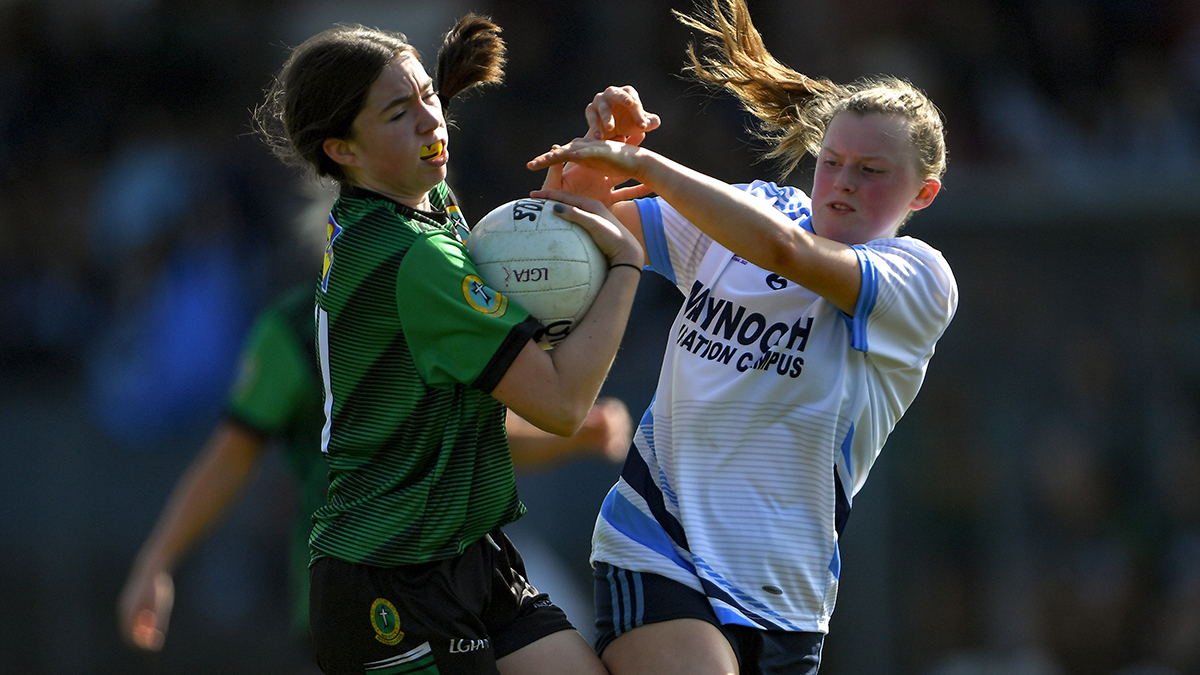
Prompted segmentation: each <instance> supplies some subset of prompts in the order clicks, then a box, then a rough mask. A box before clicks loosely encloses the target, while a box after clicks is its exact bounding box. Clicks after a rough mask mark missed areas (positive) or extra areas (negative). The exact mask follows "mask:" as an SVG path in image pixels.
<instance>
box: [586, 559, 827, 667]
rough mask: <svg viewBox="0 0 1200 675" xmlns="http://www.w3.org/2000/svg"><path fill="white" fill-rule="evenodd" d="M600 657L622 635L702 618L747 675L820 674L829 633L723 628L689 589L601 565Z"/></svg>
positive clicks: (596, 573)
mask: <svg viewBox="0 0 1200 675" xmlns="http://www.w3.org/2000/svg"><path fill="white" fill-rule="evenodd" d="M592 577H593V579H594V580H595V595H596V653H597V654H603V653H604V648H605V647H607V646H608V645H609V643H611V642H612V641H613V640H615V639H616V638H617V637H618V636H620V635H621V634H622V633H626V632H628V631H631V630H633V629H634V628H637V627H638V626H644V625H646V624H648V623H659V622H662V621H670V620H672V619H700V620H701V621H705V622H707V623H710V624H712V625H713V626H715V627H716V628H717V630H719V631H721V633H722V634H723V635H724V636H725V639H727V640H729V645H730V646H731V647H733V653H734V654H735V655H736V656H737V660H738V666H739V669H740V671H741V674H742V675H816V673H817V668H818V667H819V666H820V665H821V647H822V646H823V645H824V644H825V634H824V633H804V632H800V631H790V630H760V629H758V628H751V627H749V626H739V625H734V624H723V623H721V622H720V621H718V620H717V615H716V613H714V612H713V608H712V605H710V604H709V602H708V598H707V597H706V596H705V595H704V594H702V593H700V592H698V591H695V590H692V589H691V588H688V587H687V586H685V585H683V584H681V583H679V582H677V581H674V580H671V579H668V578H666V577H664V576H660V575H657V574H651V573H649V572H632V571H630V570H627V569H623V568H620V567H613V566H612V565H609V564H607V563H602V562H598V563H596V566H595V570H594V571H593V572H592Z"/></svg>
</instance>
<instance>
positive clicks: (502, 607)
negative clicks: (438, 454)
mask: <svg viewBox="0 0 1200 675" xmlns="http://www.w3.org/2000/svg"><path fill="white" fill-rule="evenodd" d="M309 579H310V582H311V591H310V593H309V617H310V623H311V626H312V634H313V650H314V652H315V653H316V657H317V664H318V665H319V666H320V667H321V670H322V671H324V672H325V673H327V674H329V675H341V674H343V673H360V674H361V673H364V672H366V673H367V674H368V675H396V674H399V673H404V674H405V675H433V674H435V673H440V674H441V675H460V674H461V675H467V674H475V673H493V674H495V673H498V672H499V671H498V670H497V669H496V660H497V659H500V658H503V657H505V656H507V655H509V654H511V653H513V652H515V651H517V650H518V649H521V648H522V647H525V646H527V645H530V644H533V643H534V642H536V641H538V640H540V639H542V638H543V637H546V636H548V635H551V634H553V633H557V632H559V631H562V630H568V629H571V628H573V627H572V626H571V622H570V621H568V620H567V615H566V614H565V613H564V612H563V611H562V610H561V609H559V608H558V607H557V606H555V605H554V603H552V602H551V601H550V598H549V597H548V596H547V595H546V594H545V593H540V592H539V591H538V590H537V589H536V588H534V587H533V586H532V585H531V584H530V583H529V581H528V580H527V579H526V575H525V563H524V562H523V561H522V560H521V556H520V554H518V553H517V549H516V548H515V547H514V546H513V545H512V543H511V542H510V541H509V540H508V537H506V536H504V533H503V532H501V531H500V529H499V528H497V529H495V530H493V531H492V533H491V534H490V535H488V536H486V537H483V538H482V539H480V540H478V541H476V542H475V543H473V544H471V545H470V546H468V547H467V549H466V550H465V551H463V553H462V554H461V555H459V556H458V557H456V558H450V559H447V560H437V561H434V562H428V563H422V564H419V565H405V566H401V567H386V568H385V567H372V566H370V565H359V564H355V563H349V562H345V561H342V560H337V559H334V558H328V557H327V558H321V559H319V560H317V561H316V562H315V563H313V566H312V569H311V570H310V571H309Z"/></svg>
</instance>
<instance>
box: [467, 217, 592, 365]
mask: <svg viewBox="0 0 1200 675" xmlns="http://www.w3.org/2000/svg"><path fill="white" fill-rule="evenodd" d="M552 204H553V202H547V201H546V200H544V199H518V200H516V201H512V202H509V203H507V204H504V205H502V206H499V207H497V208H496V209H494V210H493V211H492V212H491V213H489V214H487V215H486V216H484V217H483V218H482V219H481V220H480V221H479V222H478V223H477V224H476V225H475V227H474V229H472V230H471V235H470V237H468V238H467V250H468V251H470V252H471V258H472V259H473V260H474V261H475V266H476V267H477V268H478V269H479V274H480V276H481V277H483V280H484V282H485V283H486V284H487V285H488V286H489V287H491V288H492V289H493V290H496V291H499V292H500V293H503V294H504V295H507V296H508V297H509V298H510V299H511V300H512V301H513V302H516V303H517V304H519V305H521V306H522V307H524V308H525V309H526V311H528V312H529V313H530V314H532V315H533V317H534V318H535V319H537V320H538V321H541V322H542V325H543V326H544V327H545V330H544V331H543V333H542V334H541V335H540V336H539V340H538V342H539V343H540V344H541V345H542V347H543V348H546V349H549V348H551V347H553V346H554V345H555V344H557V343H559V342H561V341H562V340H563V339H564V338H566V337H567V335H569V334H570V333H571V330H572V329H573V328H574V327H575V325H576V324H578V323H579V321H580V320H581V319H582V318H583V316H584V314H586V313H587V310H588V308H589V307H591V306H592V302H593V301H594V300H595V299H596V295H597V294H598V293H599V292H600V287H601V286H603V285H604V279H605V277H606V275H607V273H608V261H607V259H606V258H605V257H604V254H603V253H601V252H600V249H599V248H598V247H597V246H596V243H595V242H594V241H592V237H591V235H589V234H588V233H587V231H586V230H584V229H583V228H582V227H580V226H579V225H576V224H575V223H572V222H570V221H567V220H565V219H563V218H561V217H559V216H558V215H557V214H555V213H554V212H553V210H552V209H551V206H552Z"/></svg>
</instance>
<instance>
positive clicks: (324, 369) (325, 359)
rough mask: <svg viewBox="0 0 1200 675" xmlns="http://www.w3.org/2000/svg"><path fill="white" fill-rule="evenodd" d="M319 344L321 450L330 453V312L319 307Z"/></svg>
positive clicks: (331, 394)
mask: <svg viewBox="0 0 1200 675" xmlns="http://www.w3.org/2000/svg"><path fill="white" fill-rule="evenodd" d="M317 345H318V347H317V348H318V350H319V352H320V358H321V382H322V384H324V386H325V426H323V427H321V452H323V453H325V454H329V433H330V429H331V428H332V427H333V387H332V386H331V385H330V378H329V312H326V311H325V310H323V309H321V308H320V307H317Z"/></svg>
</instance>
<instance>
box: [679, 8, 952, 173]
mask: <svg viewBox="0 0 1200 675" xmlns="http://www.w3.org/2000/svg"><path fill="white" fill-rule="evenodd" d="M675 16H676V18H678V19H679V21H681V22H682V23H683V24H684V25H686V26H688V27H690V28H693V29H695V30H698V31H700V32H701V33H704V34H705V35H706V36H708V37H707V39H706V40H705V45H704V46H706V47H709V48H710V49H711V50H712V52H713V53H710V54H707V55H705V56H703V57H701V56H699V55H697V52H696V46H695V45H694V44H692V45H688V49H687V56H688V61H689V65H687V66H685V67H684V71H685V72H688V73H690V74H691V75H692V76H693V77H694V78H696V79H697V80H699V81H700V82H701V83H702V84H704V85H706V86H709V87H714V88H723V89H727V90H728V91H729V92H731V93H732V94H733V95H734V96H735V97H737V99H738V101H739V102H740V103H741V104H742V107H743V108H745V110H746V111H747V112H749V113H750V114H752V115H754V116H755V117H756V118H758V120H759V128H757V129H753V130H751V131H752V133H754V134H755V135H756V136H757V137H758V138H760V139H762V140H764V141H766V142H767V143H768V144H769V145H770V146H772V147H771V149H770V150H769V151H767V152H766V153H765V155H764V156H765V157H767V158H769V159H777V160H779V161H780V163H781V164H782V166H783V174H784V175H785V176H786V175H787V174H789V173H791V172H792V170H794V169H795V168H796V166H797V165H798V164H799V163H800V160H801V159H803V158H804V155H805V153H809V154H812V155H814V156H816V155H817V153H818V152H820V149H821V142H822V140H823V139H824V137H825V130H826V129H827V128H828V127H829V122H830V121H831V120H833V117H834V115H836V114H838V113H840V112H843V111H847V110H851V111H854V112H857V113H859V114H866V113H872V112H873V113H881V114H898V115H902V116H904V117H907V118H908V119H909V120H911V122H912V125H911V128H912V141H913V144H914V146H915V148H916V152H917V157H918V163H919V164H920V169H921V171H922V173H923V174H924V176H925V177H926V178H940V177H941V176H942V174H943V173H945V170H946V145H945V139H944V132H943V124H942V119H941V113H940V112H939V111H938V109H937V108H936V107H935V106H934V105H933V103H932V102H931V101H930V100H929V98H928V97H926V96H925V94H924V93H923V92H921V91H920V90H918V89H917V88H916V87H914V86H913V85H912V84H911V83H909V82H907V81H905V80H901V79H899V78H895V77H891V76H888V75H881V76H876V77H870V78H863V79H860V80H857V81H855V82H853V83H851V84H848V85H842V84H837V83H835V82H832V81H830V80H827V79H813V78H810V77H808V76H807V75H804V74H802V73H799V72H796V71H795V70H792V69H791V68H788V67H787V66H785V65H783V64H782V63H780V62H779V61H778V60H777V59H776V58H775V57H773V56H771V53H770V52H768V51H767V48H766V46H765V45H764V44H763V40H762V36H761V35H760V34H759V32H758V30H757V29H755V28H754V24H753V22H751V20H750V11H749V10H748V9H747V8H746V3H745V0H712V6H711V7H710V8H703V7H702V8H699V9H698V10H697V14H696V15H695V16H689V15H687V14H681V13H679V12H675Z"/></svg>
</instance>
